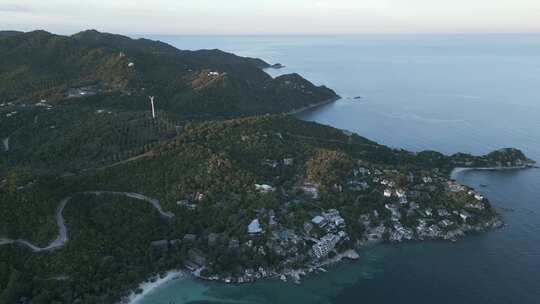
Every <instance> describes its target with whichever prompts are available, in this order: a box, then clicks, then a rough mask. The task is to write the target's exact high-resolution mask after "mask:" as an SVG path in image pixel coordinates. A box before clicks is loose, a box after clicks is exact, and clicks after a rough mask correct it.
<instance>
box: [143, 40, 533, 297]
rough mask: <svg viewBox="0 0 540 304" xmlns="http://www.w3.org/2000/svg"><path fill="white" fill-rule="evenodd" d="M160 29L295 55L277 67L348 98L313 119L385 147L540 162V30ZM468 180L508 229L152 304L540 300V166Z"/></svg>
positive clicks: (240, 50) (167, 289) (196, 285)
mask: <svg viewBox="0 0 540 304" xmlns="http://www.w3.org/2000/svg"><path fill="white" fill-rule="evenodd" d="M150 38H157V39H160V40H163V41H166V42H169V43H171V44H173V45H175V46H177V47H179V48H183V49H200V48H220V49H223V50H226V51H231V52H235V53H237V54H240V55H244V56H254V57H261V58H263V59H265V60H267V61H269V62H272V63H274V62H280V63H283V64H285V65H287V68H286V69H283V70H279V71H270V73H272V74H274V75H277V74H280V73H290V72H298V73H300V74H302V75H304V76H305V77H306V78H308V79H310V80H312V81H314V82H316V83H317V84H325V85H327V86H329V87H331V88H333V89H335V90H336V91H337V93H338V94H340V95H341V96H342V97H343V99H342V100H340V101H338V102H336V103H334V104H331V105H328V106H324V107H322V108H319V109H316V110H314V111H310V112H308V113H304V114H302V115H301V118H303V119H306V120H313V121H318V122H321V123H324V124H329V125H332V126H335V127H339V128H344V129H349V130H352V131H355V132H358V133H359V134H361V135H363V136H366V137H368V138H370V139H372V140H375V141H377V142H379V143H382V144H386V145H389V146H393V147H399V148H405V149H409V150H414V151H419V150H424V149H433V150H439V151H442V152H445V153H454V152H457V151H463V152H470V153H486V152H489V151H491V150H494V149H497V148H502V147H517V148H520V149H522V150H523V151H525V153H527V155H528V156H530V157H532V158H533V159H536V160H540V35H484V36H475V35H471V36H458V35H453V36H430V35H422V36H412V35H403V36H399V35H396V36H391V35H387V36H374V35H372V36H369V35H365V36H337V37H268V36H267V37H150ZM356 96H361V97H362V98H361V99H358V100H355V99H353V97H356ZM458 179H459V180H460V181H461V182H462V183H465V184H467V185H470V186H473V187H477V188H478V190H479V191H480V192H483V193H484V194H485V195H486V196H487V197H488V198H489V199H490V200H491V201H492V202H493V204H494V205H495V206H496V207H497V208H499V210H500V212H501V213H502V215H503V217H504V219H505V221H506V223H507V225H506V227H505V228H504V229H501V230H498V231H494V232H489V233H482V234H476V235H471V236H468V237H467V238H465V239H463V240H460V241H458V242H456V243H450V242H427V243H406V244H401V245H380V246H374V247H370V248H366V249H364V250H362V251H361V252H360V254H361V259H360V261H359V262H356V263H344V264H340V265H338V266H336V267H334V268H332V269H330V271H329V272H327V273H323V274H320V275H318V276H315V277H311V278H308V279H306V280H305V281H304V282H303V283H302V284H301V285H299V286H297V285H294V284H286V283H282V282H278V281H265V282H258V283H256V284H251V285H241V286H228V285H223V284H209V283H206V282H199V281H196V280H193V279H190V278H184V279H179V280H175V281H173V282H170V283H168V284H167V285H165V286H163V287H161V288H159V289H157V290H156V291H155V292H152V293H151V294H150V295H149V296H147V297H146V298H145V299H144V300H143V301H142V302H140V303H143V304H149V303H155V304H161V303H164V304H166V303H167V304H168V303H177V304H180V303H497V304H499V303H500V304H503V303H504V304H506V303H540V170H536V169H530V170H523V171H508V172H486V171H468V172H464V173H462V174H461V175H460V176H459V177H458ZM481 184H485V185H488V187H485V188H484V187H480V186H479V185H481Z"/></svg>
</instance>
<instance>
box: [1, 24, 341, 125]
mask: <svg viewBox="0 0 540 304" xmlns="http://www.w3.org/2000/svg"><path fill="white" fill-rule="evenodd" d="M0 66H1V68H0V100H2V101H3V102H6V101H7V102H15V103H25V102H37V101H39V100H41V99H47V100H49V101H60V100H63V99H65V98H66V97H67V96H68V94H67V92H68V91H69V90H73V89H77V88H81V87H87V86H96V85H97V86H99V87H100V88H101V90H100V91H99V92H98V93H107V94H108V95H110V94H113V95H114V98H115V102H120V103H122V104H124V105H125V106H127V107H137V106H141V105H144V104H146V100H147V96H148V95H150V94H151V95H156V96H157V98H158V100H160V106H162V107H163V108H164V109H165V110H169V111H173V112H176V113H180V114H185V115H187V116H197V115H203V116H219V117H234V116H245V115H254V114H265V113H282V112H287V111H290V110H293V109H296V108H302V107H305V106H307V105H310V104H315V103H319V102H321V101H323V100H328V99H333V98H336V97H337V95H336V93H335V92H334V91H332V90H330V89H328V88H326V87H317V86H315V85H313V84H312V83H310V82H308V81H307V80H305V79H304V78H302V77H301V76H299V75H287V76H284V77H278V78H276V79H273V78H272V77H271V76H269V75H268V74H267V73H265V72H264V71H263V70H262V69H264V68H268V67H270V64H268V63H267V62H265V61H263V60H261V59H256V58H247V57H239V56H236V55H234V54H230V53H226V52H223V51H220V50H200V51H182V50H178V49H176V48H174V47H173V46H171V45H168V44H166V43H163V42H159V41H152V40H148V39H136V40H135V39H131V38H129V37H125V36H121V35H114V34H108V33H100V32H98V31H95V30H88V31H84V32H80V33H77V34H75V35H72V36H60V35H54V34H51V33H48V32H46V31H33V32H28V33H16V32H2V34H0Z"/></svg>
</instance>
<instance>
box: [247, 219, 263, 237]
mask: <svg viewBox="0 0 540 304" xmlns="http://www.w3.org/2000/svg"><path fill="white" fill-rule="evenodd" d="M262 231H263V230H262V228H261V224H260V223H259V219H254V220H253V221H251V223H250V224H249V225H248V233H249V234H251V235H254V234H260V233H262Z"/></svg>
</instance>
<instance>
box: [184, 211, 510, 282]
mask: <svg viewBox="0 0 540 304" xmlns="http://www.w3.org/2000/svg"><path fill="white" fill-rule="evenodd" d="M503 226H504V222H503V220H502V218H501V217H500V216H499V215H494V216H493V218H492V219H490V220H489V221H485V222H483V223H481V224H478V225H468V224H464V225H462V226H461V227H460V228H458V229H454V230H451V231H448V232H446V233H442V232H441V233H440V234H437V235H433V236H418V237H415V238H412V239H410V240H400V241H383V240H375V241H373V240H371V241H369V240H366V241H363V242H360V243H358V244H357V246H356V248H355V249H349V250H346V251H344V252H341V253H337V254H336V255H335V256H334V257H332V258H327V259H324V260H321V261H317V262H314V263H311V264H309V265H307V266H306V267H304V268H298V269H285V270H283V271H279V272H276V271H274V270H268V269H264V268H262V267H259V269H257V270H253V271H249V272H247V273H246V274H245V275H244V276H240V277H220V276H210V277H206V276H203V275H201V270H202V268H200V269H196V270H194V271H191V272H190V273H191V274H192V275H193V276H195V277H196V278H198V279H201V280H204V281H214V282H221V283H226V284H247V283H254V282H256V281H258V280H263V279H280V280H281V281H283V282H288V281H289V280H290V281H293V282H294V283H296V284H300V282H301V279H302V277H305V276H308V275H312V274H316V273H320V272H326V270H325V269H324V268H323V267H326V266H332V265H335V264H337V263H341V262H343V261H344V260H352V261H357V260H359V259H360V255H359V254H358V252H357V250H361V249H362V248H364V247H366V246H369V245H373V244H378V243H383V242H387V243H390V244H398V243H402V242H403V241H412V242H422V241H428V240H431V241H436V240H442V241H452V242H456V241H457V240H458V239H459V238H463V237H465V236H466V235H468V234H470V233H478V232H485V231H488V230H492V229H499V228H502V227H503Z"/></svg>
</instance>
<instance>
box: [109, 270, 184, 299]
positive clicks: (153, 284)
mask: <svg viewBox="0 0 540 304" xmlns="http://www.w3.org/2000/svg"><path fill="white" fill-rule="evenodd" d="M185 274H186V273H185V272H184V271H180V270H171V271H168V272H167V273H166V274H165V276H163V277H160V276H159V275H157V276H154V277H153V278H152V279H150V280H148V281H145V282H143V283H141V284H140V285H139V287H138V288H139V289H142V292H141V293H138V294H137V293H134V292H132V293H131V294H130V295H129V296H127V297H126V298H125V299H124V300H122V301H120V303H119V304H137V303H139V302H140V301H141V300H143V299H144V298H145V297H146V296H147V295H148V294H149V293H151V292H152V291H154V290H156V289H157V288H159V287H161V286H162V285H163V284H166V283H168V282H170V281H172V280H176V279H179V278H182V277H184V276H185Z"/></svg>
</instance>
